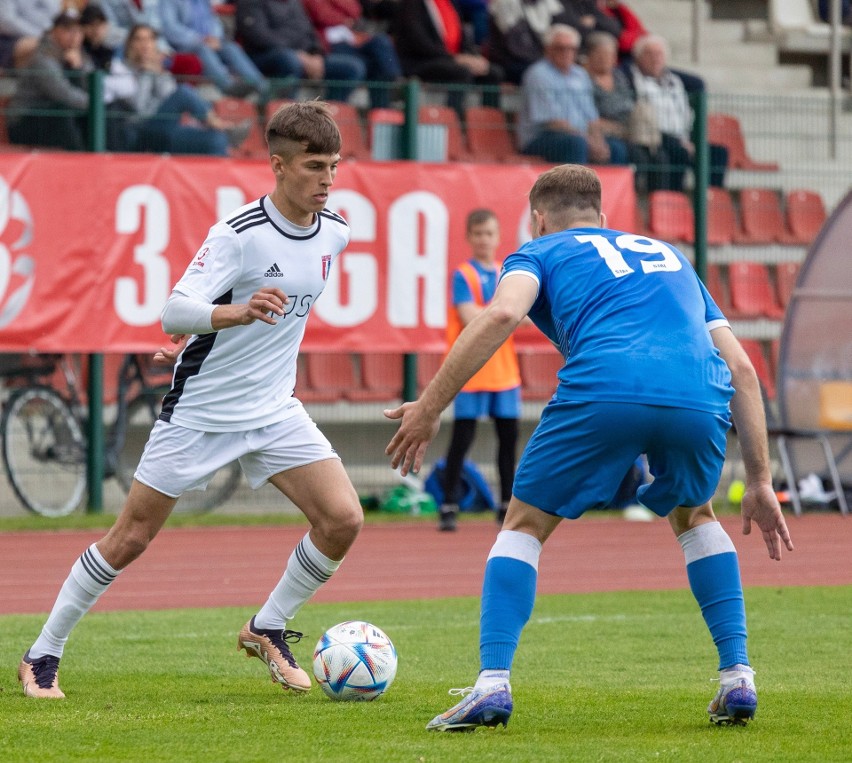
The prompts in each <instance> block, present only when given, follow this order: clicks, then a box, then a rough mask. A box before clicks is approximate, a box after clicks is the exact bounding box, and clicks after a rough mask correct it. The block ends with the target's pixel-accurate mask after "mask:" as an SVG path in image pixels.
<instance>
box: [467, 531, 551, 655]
mask: <svg viewBox="0 0 852 763" xmlns="http://www.w3.org/2000/svg"><path fill="white" fill-rule="evenodd" d="M540 553H541V543H539V541H538V540H536V539H535V538H533V537H532V536H531V535H527V534H526V533H521V532H516V531H514V530H503V531H502V532H500V533H499V534H498V535H497V540H496V541H495V543H494V546H493V548H492V549H491V553H490V554H489V556H488V563H487V564H486V565H485V580H484V582H483V584H482V612H481V614H480V625H479V628H480V631H479V656H480V670H510V669H511V667H512V660H513V659H514V657H515V651H516V650H517V648H518V641H519V640H520V638H521V631H522V630H523V628H524V626H525V625H526V624H527V620H529V619H530V615H531V614H532V609H533V604H534V603H535V586H536V580H537V578H538V557H539V554H540Z"/></svg>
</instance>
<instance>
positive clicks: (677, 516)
mask: <svg viewBox="0 0 852 763" xmlns="http://www.w3.org/2000/svg"><path fill="white" fill-rule="evenodd" d="M668 519H669V524H670V525H671V526H672V530H674V534H675V535H682V534H683V533H685V532H686V531H687V530H692V529H693V528H694V527H698V525H701V524H704V523H705V522H715V521H716V515H715V514H714V513H713V508H712V506H711V505H710V502H709V501H708V502H707V503H705V504H702V505H701V506H695V507H686V506H678V507H677V508H675V509H674V511H672V513H671V514H669V517H668Z"/></svg>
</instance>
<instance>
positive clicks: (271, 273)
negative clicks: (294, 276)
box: [263, 262, 284, 278]
mask: <svg viewBox="0 0 852 763" xmlns="http://www.w3.org/2000/svg"><path fill="white" fill-rule="evenodd" d="M263 277H264V278H284V274H283V273H282V272H281V268H279V267H278V263H277V262H273V263H272V267H271V268H269V270H267V271H266V272H265V273H264V274H263Z"/></svg>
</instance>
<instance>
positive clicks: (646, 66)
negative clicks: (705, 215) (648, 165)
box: [629, 34, 728, 191]
mask: <svg viewBox="0 0 852 763" xmlns="http://www.w3.org/2000/svg"><path fill="white" fill-rule="evenodd" d="M668 57H669V46H668V43H667V42H666V41H665V39H663V38H662V37H660V36H659V35H653V34H651V35H646V36H645V37H642V38H640V39H639V41H638V42H637V43H636V45H635V46H634V47H633V63H632V64H630V67H629V71H630V81H631V84H632V85H633V89H634V91H635V92H636V95H637V97H638V98H639V99H640V100H641V99H645V100H647V101H648V103H649V104H650V105H651V106H652V107H653V110H654V114H655V116H656V119H657V125H658V127H659V129H660V133H661V139H662V144H661V149H660V151H661V153H660V160H661V161H662V162H663V164H664V165H665V167H666V169H665V179H664V180H663V181H662V182H661V185H662V187H663V188H665V189H667V190H671V191H682V190H683V188H684V176H685V174H686V170H687V168H688V167H689V166H690V165H691V164H692V159H693V157H694V155H695V146H694V145H693V143H692V140H691V134H692V120H693V115H692V109H691V107H690V105H689V98H688V96H687V91H686V87H685V86H684V83H683V80H682V79H681V77H680V76H679V75H678V74H676V73H675V72H673V71H672V70H671V69H670V68H669V67H668ZM709 148H710V185H714V186H718V187H722V186H723V185H724V181H725V168H726V167H727V165H728V150H727V149H726V148H725V147H724V146H717V145H714V144H710V147H709Z"/></svg>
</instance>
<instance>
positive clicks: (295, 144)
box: [266, 101, 341, 159]
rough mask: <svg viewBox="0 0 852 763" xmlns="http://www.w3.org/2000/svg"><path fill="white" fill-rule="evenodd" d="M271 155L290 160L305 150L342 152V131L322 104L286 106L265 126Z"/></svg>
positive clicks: (293, 104)
mask: <svg viewBox="0 0 852 763" xmlns="http://www.w3.org/2000/svg"><path fill="white" fill-rule="evenodd" d="M266 144H267V145H268V146H269V154H270V156H272V155H273V154H277V155H278V156H281V157H283V158H285V159H289V158H291V157H292V156H294V155H295V154H298V153H300V152H301V151H302V150H304V151H305V152H307V153H309V154H337V153H339V152H340V145H341V140H340V130H339V129H338V128H337V124H336V123H335V121H334V118H333V117H332V115H331V109H329V107H328V104H327V103H325V102H323V101H295V102H293V103H287V104H284V105H283V106H282V107H281V108H279V109H278V111H276V112H275V113H274V114H273V115H272V117H271V118H270V119H269V122H268V123H267V125H266Z"/></svg>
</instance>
